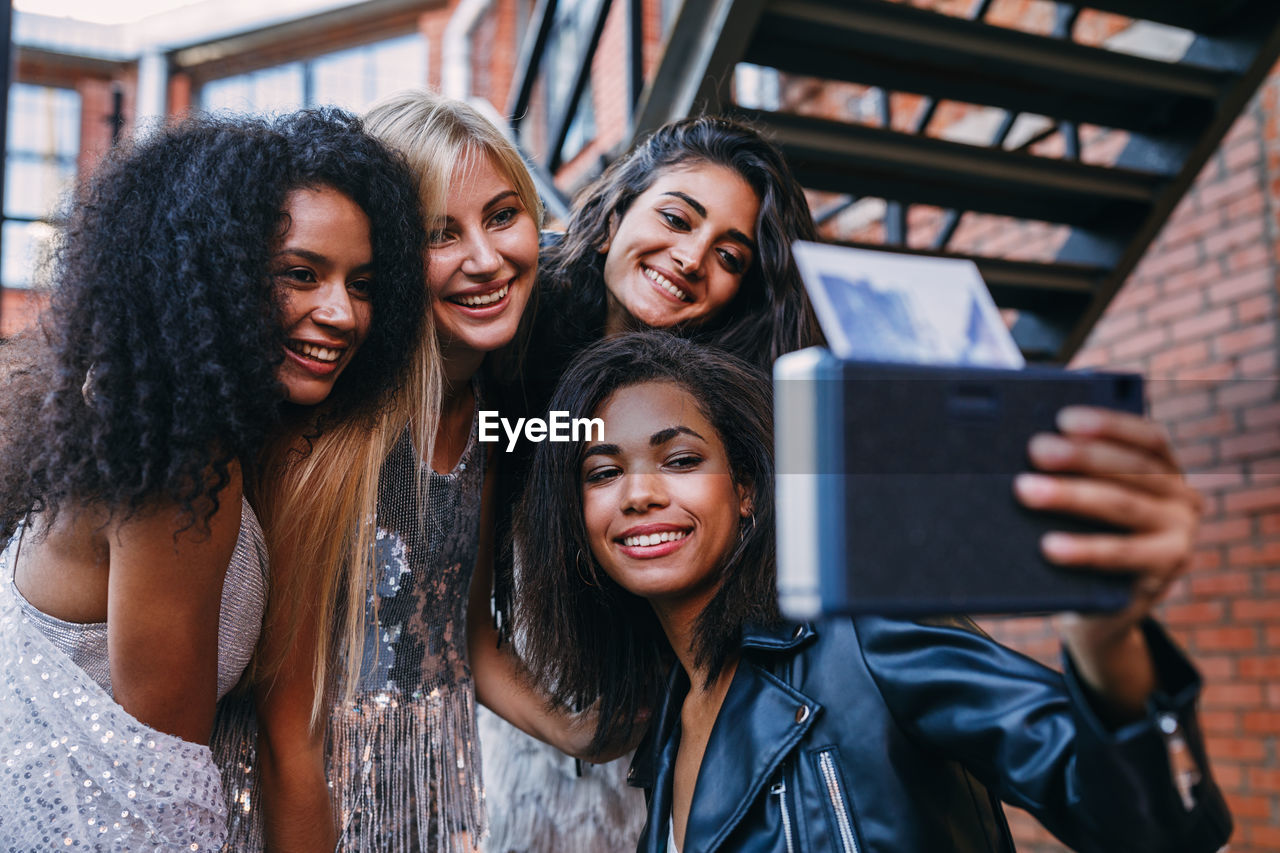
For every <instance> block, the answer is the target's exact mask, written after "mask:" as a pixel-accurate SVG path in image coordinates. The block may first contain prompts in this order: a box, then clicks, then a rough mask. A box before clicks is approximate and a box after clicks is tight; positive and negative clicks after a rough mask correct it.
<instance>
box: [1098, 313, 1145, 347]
mask: <svg viewBox="0 0 1280 853" xmlns="http://www.w3.org/2000/svg"><path fill="white" fill-rule="evenodd" d="M1141 324H1142V315H1141V314H1139V313H1138V312H1136V311H1135V312H1130V313H1123V312H1121V313H1117V312H1112V311H1108V312H1107V313H1106V314H1103V315H1102V318H1101V319H1100V320H1099V321H1098V324H1097V325H1096V326H1094V327H1093V332H1092V333H1090V335H1089V343H1090V344H1104V343H1110V342H1112V341H1115V340H1118V339H1119V338H1122V337H1125V336H1127V335H1130V334H1132V333H1133V331H1134V330H1135V329H1137V328H1138V327H1139V326H1140V325H1141Z"/></svg>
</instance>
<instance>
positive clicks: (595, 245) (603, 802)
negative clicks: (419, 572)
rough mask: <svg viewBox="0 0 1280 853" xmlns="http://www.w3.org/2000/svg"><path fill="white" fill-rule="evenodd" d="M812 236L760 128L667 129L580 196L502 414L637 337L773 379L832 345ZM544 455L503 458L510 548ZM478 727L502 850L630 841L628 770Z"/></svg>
mask: <svg viewBox="0 0 1280 853" xmlns="http://www.w3.org/2000/svg"><path fill="white" fill-rule="evenodd" d="M815 235H816V231H815V229H814V225H813V218H812V216H811V215H810V213H809V207H808V202H807V201H806V200H805V196H804V192H803V191H802V190H801V188H800V185H799V184H798V183H797V182H796V180H795V178H794V177H793V176H792V174H791V170H790V169H789V168H788V166H787V164H786V161H785V160H784V159H783V157H782V153H781V152H780V151H779V150H778V148H777V146H775V145H774V144H773V143H771V142H770V141H769V140H768V139H766V138H765V137H764V136H762V135H761V134H760V133H759V132H758V131H757V130H755V129H754V128H752V127H751V126H749V125H747V124H744V123H742V122H739V121H736V120H733V119H729V118H723V117H716V116H698V117H695V118H688V119H683V120H680V121H675V122H672V123H670V124H667V125H664V126H663V127H661V128H659V129H658V130H656V131H654V132H653V133H652V134H650V135H649V136H648V137H646V138H645V139H644V140H642V141H641V142H640V143H638V144H637V145H636V146H635V147H634V148H632V149H631V150H630V151H629V152H627V153H626V154H624V155H623V156H622V157H621V158H619V159H618V160H617V161H616V162H614V163H613V164H612V165H610V166H609V168H608V169H606V170H605V172H604V174H603V175H601V176H600V178H599V179H597V180H596V181H595V182H594V183H592V184H591V185H590V186H589V187H588V188H587V189H586V190H584V191H583V193H582V194H581V195H580V196H579V197H578V198H577V199H576V200H575V204H574V211H573V215H572V217H571V219H570V221H569V223H568V226H567V228H566V230H565V234H564V236H563V238H562V239H560V240H559V241H558V242H553V243H552V244H551V245H550V246H548V247H547V249H546V250H545V251H544V252H543V257H542V272H541V282H540V288H539V291H540V292H539V299H540V304H539V305H538V308H537V312H536V314H535V322H534V325H533V329H532V335H531V338H530V341H529V344H528V347H527V353H528V355H527V358H525V359H524V364H523V370H522V373H521V375H520V377H519V381H518V382H516V383H513V384H512V386H511V387H507V388H503V389H501V391H502V393H501V394H500V395H498V403H499V404H500V405H501V406H502V408H503V412H504V414H506V415H508V416H511V417H516V416H534V417H542V416H544V415H545V412H546V411H547V402H548V400H549V398H550V396H551V393H552V391H553V389H554V388H555V387H556V384H557V383H558V382H559V381H560V377H561V375H562V373H563V372H564V369H565V366H566V365H567V364H568V363H569V362H570V361H571V360H572V359H573V358H574V357H575V356H576V355H577V354H578V353H579V352H581V351H582V349H583V348H585V347H587V346H590V345H591V344H593V343H595V342H596V341H599V340H600V339H601V338H605V337H609V336H613V335H617V334H621V333H623V332H625V331H628V330H632V329H642V328H664V329H670V330H671V331H672V332H674V333H676V334H679V335H681V336H682V337H686V338H688V339H689V340H692V341H696V342H698V343H700V344H707V345H715V346H718V347H721V348H723V349H725V350H728V351H730V352H733V353H735V354H736V355H738V356H740V357H742V358H744V359H746V360H748V361H749V362H751V363H753V364H757V365H759V366H761V367H764V368H767V367H768V366H769V365H770V364H771V363H772V361H773V359H775V358H777V357H778V356H779V355H782V354H783V353H787V352H791V351H793V350H797V349H800V348H802V347H806V346H811V345H814V344H818V343H821V342H822V336H821V333H820V332H819V330H818V327H817V322H816V320H815V318H814V315H813V311H812V309H811V307H810V306H809V303H808V300H807V298H806V297H805V293H804V288H803V285H802V283H801V280H800V275H799V272H798V270H797V269H796V265H795V262H794V260H793V259H792V257H791V243H792V241H794V240H812V239H815ZM532 448H533V445H532V444H531V443H529V442H522V443H521V444H520V445H518V446H517V447H516V449H515V451H514V452H510V453H504V454H502V455H501V456H500V458H499V465H498V472H499V476H500V478H501V481H502V486H501V488H500V492H502V493H503V494H504V495H505V496H508V497H505V498H504V501H503V505H504V506H505V507H506V509H505V510H504V512H505V513H507V515H504V516H502V517H500V519H499V531H500V535H499V541H500V542H501V541H504V540H505V538H506V537H505V531H506V530H507V529H508V528H509V523H510V519H509V512H510V507H511V506H513V505H514V503H515V500H514V497H509V496H514V495H518V494H519V493H520V491H521V489H522V488H523V484H524V478H525V475H526V474H527V471H528V465H529V457H530V454H531V453H532ZM510 574H511V557H510V555H509V554H500V559H499V563H498V570H497V578H498V581H497V585H496V598H497V607H498V609H499V611H505V610H506V609H507V600H506V599H507V590H508V589H509V588H510V580H509V578H510ZM480 724H481V729H482V737H481V745H482V746H483V747H484V751H485V756H486V757H485V762H486V766H487V767H488V768H489V770H488V772H487V773H486V777H487V779H488V785H487V787H488V797H489V801H490V802H491V803H492V804H493V808H492V810H491V811H492V815H493V823H492V827H493V839H492V840H491V842H490V846H489V849H490V850H493V851H500V853H506V851H507V850H509V849H512V848H516V849H536V850H547V851H550V850H557V851H566V853H574V851H582V853H590V851H593V850H596V849H601V848H616V847H617V846H619V845H620V844H622V845H624V846H625V845H626V844H627V843H629V839H630V838H631V837H634V834H635V832H637V831H638V829H639V825H640V818H641V804H640V802H639V798H638V797H636V796H635V795H634V794H633V793H632V792H629V791H627V789H626V786H625V784H624V780H623V774H624V771H625V764H624V763H623V762H615V763H614V764H612V765H609V766H607V767H605V768H601V769H592V770H589V771H586V772H584V773H582V774H581V776H579V775H578V774H577V773H576V772H575V767H574V762H572V761H569V760H567V759H565V758H563V757H562V756H560V755H559V754H557V753H555V752H554V751H552V750H551V749H549V748H547V747H544V746H542V745H541V744H539V743H537V742H536V741H533V740H531V739H529V738H526V737H523V736H522V735H521V734H520V733H519V732H516V731H515V730H514V729H512V728H510V727H508V726H506V725H504V724H503V723H502V722H501V721H499V720H497V719H495V718H493V717H490V716H488V715H486V714H484V713H483V712H482V713H481V714H480ZM564 826H573V827H574V830H573V831H572V832H562V831H561V829H560V827H564ZM533 838H536V839H538V840H536V841H531V840H529V839H533ZM522 844H530V845H533V846H532V847H521V846H520V845H522Z"/></svg>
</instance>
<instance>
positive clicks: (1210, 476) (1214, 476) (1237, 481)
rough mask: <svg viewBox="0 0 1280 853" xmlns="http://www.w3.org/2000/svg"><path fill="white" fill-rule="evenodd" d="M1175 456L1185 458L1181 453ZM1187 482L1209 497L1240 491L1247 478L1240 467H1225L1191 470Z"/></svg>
mask: <svg viewBox="0 0 1280 853" xmlns="http://www.w3.org/2000/svg"><path fill="white" fill-rule="evenodd" d="M1175 455H1176V456H1177V458H1179V459H1183V458H1185V457H1184V456H1183V454H1182V453H1181V452H1178V453H1176V454H1175ZM1187 482H1188V483H1189V484H1191V488H1193V489H1195V490H1196V491H1198V492H1202V493H1204V494H1206V495H1209V494H1213V493H1214V492H1221V491H1225V490H1227V489H1238V488H1239V487H1241V486H1243V485H1244V484H1245V477H1244V471H1243V470H1241V468H1240V466H1239V465H1224V466H1220V467H1218V468H1213V469H1204V468H1201V469H1199V470H1195V471H1190V470H1189V471H1188V472H1187Z"/></svg>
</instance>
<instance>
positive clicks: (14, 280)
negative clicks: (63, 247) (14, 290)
mask: <svg viewBox="0 0 1280 853" xmlns="http://www.w3.org/2000/svg"><path fill="white" fill-rule="evenodd" d="M56 234H57V231H56V230H55V229H54V227H53V226H52V225H47V224H45V223H43V222H6V223H4V234H3V235H2V236H0V245H2V246H3V248H2V249H0V254H2V255H3V257H0V283H3V285H4V286H5V287H22V288H26V287H31V286H32V283H33V282H34V281H36V280H37V271H38V270H39V269H40V268H41V266H43V265H44V263H45V262H46V261H48V259H49V252H50V250H51V249H52V248H53V238H54V236H55V235H56Z"/></svg>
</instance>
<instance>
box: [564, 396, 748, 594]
mask: <svg viewBox="0 0 1280 853" xmlns="http://www.w3.org/2000/svg"><path fill="white" fill-rule="evenodd" d="M595 417H599V418H601V419H603V420H604V437H605V439H606V440H605V441H599V442H592V443H590V444H588V445H587V447H586V449H585V455H584V457H583V461H582V507H583V521H584V524H585V526H586V531H587V539H588V541H589V542H590V543H591V551H592V553H593V554H595V557H596V559H597V560H598V561H599V563H600V565H601V566H602V567H603V568H604V570H605V572H606V573H608V575H609V577H611V578H612V579H613V580H614V581H615V582H617V583H618V585H620V586H621V587H623V588H624V589H626V590H627V591H628V592H631V593H634V594H635V595H638V596H641V597H643V598H647V599H649V600H650V601H652V602H654V603H655V604H658V605H660V606H666V607H669V606H673V605H674V606H680V605H683V604H689V605H692V607H693V608H694V609H695V610H697V611H700V610H701V609H702V607H703V606H705V604H706V602H707V601H709V600H710V599H711V596H712V595H714V593H715V590H716V588H717V586H718V584H719V569H720V567H721V565H722V564H723V562H724V559H725V556H726V555H727V554H728V553H729V550H730V549H732V548H733V547H734V545H735V544H736V542H737V540H738V536H739V526H740V524H741V522H742V519H743V518H745V517H746V516H748V515H749V514H750V512H751V502H750V498H749V497H748V496H747V493H746V490H745V489H743V488H741V487H740V486H738V485H736V484H735V483H734V481H733V474H732V471H731V470H730V467H729V459H728V456H727V454H726V453H725V449H724V444H723V442H722V441H721V439H720V436H719V434H718V433H717V432H716V430H715V427H713V426H712V425H711V423H710V422H709V421H708V420H707V419H706V416H704V415H703V414H702V412H701V411H700V410H699V409H698V405H697V403H696V402H695V401H694V399H693V397H692V396H690V394H689V392H688V391H686V390H684V388H682V387H680V386H679V385H675V384H673V383H671V382H644V383H641V384H639V385H631V386H628V387H625V388H620V389H618V390H617V391H615V392H614V393H613V394H612V395H611V396H610V397H609V398H608V399H607V400H606V401H605V403H604V404H603V405H602V406H600V408H599V409H597V410H596V412H595Z"/></svg>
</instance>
